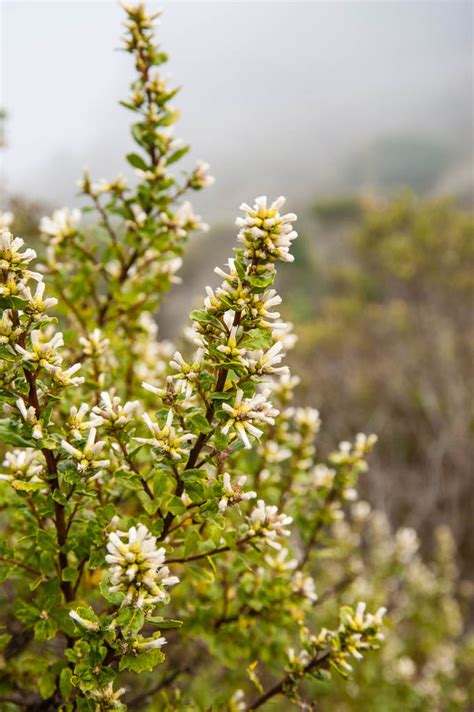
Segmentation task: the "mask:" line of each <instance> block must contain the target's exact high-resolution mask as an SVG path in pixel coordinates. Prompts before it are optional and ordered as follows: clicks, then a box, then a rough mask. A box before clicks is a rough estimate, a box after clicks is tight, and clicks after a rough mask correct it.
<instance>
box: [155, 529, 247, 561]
mask: <svg viewBox="0 0 474 712" xmlns="http://www.w3.org/2000/svg"><path fill="white" fill-rule="evenodd" d="M254 537H255V534H248V535H247V536H245V537H243V538H242V539H239V541H237V542H236V543H235V546H236V548H238V547H239V546H243V545H244V544H247V542H249V541H250V540H251V539H253V538H254ZM225 551H231V547H230V546H220V547H218V548H217V549H212V551H206V552H203V553H202V554H193V556H188V557H184V558H177V559H166V563H167V564H186V563H188V561H198V560H199V559H205V558H207V557H208V556H215V555H216V554H222V553H223V552H225Z"/></svg>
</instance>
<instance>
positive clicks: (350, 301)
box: [295, 193, 474, 571]
mask: <svg viewBox="0 0 474 712" xmlns="http://www.w3.org/2000/svg"><path fill="white" fill-rule="evenodd" d="M346 206H347V200H344V201H343V205H342V210H341V212H340V217H341V219H342V218H343V219H344V220H347V208H346ZM337 207H338V206H337V203H334V205H333V206H332V208H331V209H330V210H329V212H328V204H327V202H326V203H325V204H324V205H323V209H321V206H318V208H317V212H318V216H319V218H320V220H321V219H322V218H325V217H326V216H327V215H330V222H331V227H329V226H328V224H327V221H326V225H325V229H326V231H327V232H328V233H329V234H330V233H331V231H334V229H335V227H334V226H335V224H336V222H337V221H335V216H336V215H337ZM360 210H361V218H357V211H354V210H353V211H352V212H353V215H354V218H353V222H352V229H351V230H350V231H347V227H346V230H345V235H346V238H347V239H346V240H345V242H344V241H342V242H341V240H340V231H339V234H338V238H339V249H340V250H342V252H341V254H339V256H338V257H337V259H336V263H334V259H335V256H334V252H332V253H331V260H332V263H331V264H330V265H328V266H327V267H326V269H324V268H322V267H320V269H321V274H324V275H325V277H324V281H323V288H324V290H325V296H324V297H323V298H322V299H318V300H313V302H312V305H311V306H312V313H311V317H310V318H309V319H308V320H307V321H306V324H305V326H304V327H303V329H301V328H300V329H299V332H300V334H301V335H302V338H301V342H300V348H299V349H298V350H297V353H296V356H295V358H297V359H298V358H299V359H301V360H302V361H303V364H300V366H301V365H303V366H304V365H306V373H307V378H306V379H305V383H304V386H305V392H306V393H308V398H311V399H313V402H314V391H316V395H317V400H318V402H319V403H320V405H321V409H322V413H323V418H324V419H325V420H326V425H327V427H326V432H327V433H330V434H331V437H342V435H343V433H344V432H347V431H348V429H349V430H351V429H352V430H354V429H356V428H357V423H360V422H367V418H369V421H368V422H369V426H370V429H371V430H373V431H374V432H376V433H378V435H379V437H380V439H381V446H380V447H379V448H377V453H376V458H378V461H377V463H376V464H375V466H374V467H373V469H372V472H371V475H370V476H369V478H368V480H367V490H366V493H367V496H368V497H369V498H370V499H371V501H372V502H374V503H375V504H376V505H377V506H378V507H382V508H383V509H384V510H385V511H387V512H388V514H389V515H390V517H391V518H392V520H394V521H395V522H397V523H403V524H409V525H410V526H414V527H416V528H417V529H418V530H419V531H420V532H421V534H422V539H423V540H424V541H425V542H427V543H428V545H429V542H430V537H431V533H432V531H433V528H434V526H435V525H436V524H438V523H439V522H444V523H448V524H449V526H450V527H451V528H452V530H453V531H454V533H455V536H456V539H457V541H458V544H459V551H460V555H461V558H462V561H463V569H464V570H465V571H467V568H468V566H469V565H470V564H472V561H473V559H474V516H473V504H472V503H473V501H474V481H473V478H472V463H473V462H474V452H473V447H472V429H473V409H472V375H473V373H472V355H473V342H474V333H473V329H472V306H473V295H474V272H473V269H472V268H473V266H474V240H473V236H474V235H473V233H474V221H473V218H472V215H469V214H467V213H465V212H462V211H460V210H459V209H457V208H456V207H455V206H454V205H453V204H452V203H451V202H450V201H448V200H435V201H421V200H418V199H416V198H415V197H414V196H413V195H411V194H409V193H404V194H402V195H400V196H399V197H397V198H396V199H395V200H393V201H392V202H389V203H380V204H376V205H375V204H370V203H368V202H365V203H364V202H361V203H360ZM355 226H358V229H354V228H355ZM341 245H342V247H341ZM308 298H309V299H311V294H310V295H309V297H308ZM471 570H472V569H471Z"/></svg>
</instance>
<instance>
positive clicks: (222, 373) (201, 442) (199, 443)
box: [160, 368, 227, 558]
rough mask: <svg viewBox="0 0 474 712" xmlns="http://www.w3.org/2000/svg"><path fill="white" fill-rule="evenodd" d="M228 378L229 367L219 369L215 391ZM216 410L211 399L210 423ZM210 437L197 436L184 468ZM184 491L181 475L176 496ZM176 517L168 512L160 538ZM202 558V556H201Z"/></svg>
mask: <svg viewBox="0 0 474 712" xmlns="http://www.w3.org/2000/svg"><path fill="white" fill-rule="evenodd" d="M226 379H227V369H225V368H222V369H220V371H219V375H218V376H217V382H216V387H215V389H214V393H219V392H220V391H223V390H224V386H225V382H226ZM214 411H215V404H214V401H212V400H211V401H210V403H208V405H207V408H206V416H205V417H206V420H207V422H208V423H209V424H210V423H212V419H213V418H214ZM208 438H209V433H200V434H199V435H198V437H197V440H196V442H195V443H194V446H193V447H192V449H191V451H190V453H189V457H188V461H187V463H186V467H185V468H184V470H185V471H186V470H191V469H192V468H193V467H195V465H196V462H197V461H198V458H199V455H200V453H201V450H202V448H203V447H204V445H205V444H206V442H207V439H208ZM183 492H184V482H183V480H182V479H181V478H180V477H179V475H178V477H177V483H176V490H175V496H176V497H181V495H182V494H183ZM173 519H174V514H173V513H172V512H168V513H167V515H166V517H165V521H164V525H163V531H162V532H161V534H160V540H163V539H164V538H165V536H166V535H167V534H168V532H169V529H170V527H171V523H172V521H173ZM199 558H201V557H199Z"/></svg>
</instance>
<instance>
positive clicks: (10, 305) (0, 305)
mask: <svg viewBox="0 0 474 712" xmlns="http://www.w3.org/2000/svg"><path fill="white" fill-rule="evenodd" d="M26 304H27V301H26V299H21V297H13V296H6V297H3V296H2V297H0V309H22V310H24V309H25V305H26Z"/></svg>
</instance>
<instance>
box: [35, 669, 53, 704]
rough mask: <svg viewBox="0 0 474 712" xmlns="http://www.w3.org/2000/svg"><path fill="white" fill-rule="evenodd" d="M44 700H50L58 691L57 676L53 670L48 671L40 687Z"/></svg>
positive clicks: (40, 682)
mask: <svg viewBox="0 0 474 712" xmlns="http://www.w3.org/2000/svg"><path fill="white" fill-rule="evenodd" d="M38 689H39V693H40V695H41V697H42V698H43V700H47V699H49V698H50V697H51V696H52V695H53V694H54V691H55V689H56V675H55V674H54V672H53V671H52V670H46V672H45V673H44V675H43V677H42V678H41V680H40V681H39V685H38Z"/></svg>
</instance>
